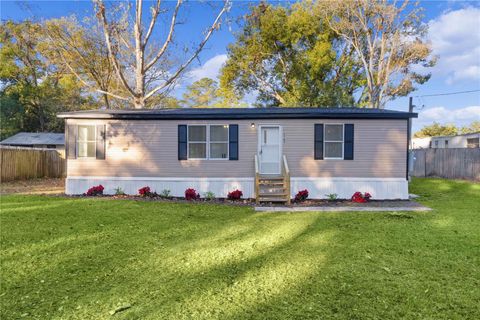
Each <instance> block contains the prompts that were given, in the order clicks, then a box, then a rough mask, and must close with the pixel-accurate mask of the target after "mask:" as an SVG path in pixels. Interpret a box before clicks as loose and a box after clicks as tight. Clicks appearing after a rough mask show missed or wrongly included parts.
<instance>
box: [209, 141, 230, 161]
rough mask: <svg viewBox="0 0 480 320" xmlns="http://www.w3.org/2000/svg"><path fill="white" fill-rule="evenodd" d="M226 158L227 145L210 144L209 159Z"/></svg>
mask: <svg viewBox="0 0 480 320" xmlns="http://www.w3.org/2000/svg"><path fill="white" fill-rule="evenodd" d="M227 156H228V143H210V158H215V159H226V158H227Z"/></svg>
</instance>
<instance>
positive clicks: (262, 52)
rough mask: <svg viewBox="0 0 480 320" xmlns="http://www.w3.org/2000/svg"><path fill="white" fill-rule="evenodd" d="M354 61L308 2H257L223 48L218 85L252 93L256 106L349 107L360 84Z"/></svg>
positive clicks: (350, 51) (224, 88) (317, 11)
mask: <svg viewBox="0 0 480 320" xmlns="http://www.w3.org/2000/svg"><path fill="white" fill-rule="evenodd" d="M358 65H359V64H358V63H356V61H355V56H354V55H353V50H352V49H350V48H348V47H346V46H345V45H344V44H342V43H341V42H340V41H339V38H338V37H337V36H335V34H334V32H333V31H332V30H331V29H329V28H328V27H327V26H326V24H325V23H324V22H323V21H322V19H321V13H320V12H319V10H318V9H317V7H316V6H315V5H313V3H312V2H310V1H304V2H301V3H297V4H294V5H293V6H291V7H290V8H286V7H283V6H273V5H269V4H266V3H261V4H259V5H258V6H254V7H252V8H251V12H250V14H248V15H247V16H246V17H245V21H244V25H243V29H242V31H241V32H240V33H239V34H238V35H237V37H236V42H235V43H233V44H231V45H230V46H229V47H228V60H227V62H226V64H225V66H224V67H223V68H222V71H221V77H220V87H221V88H222V89H223V90H224V91H225V92H229V91H230V92H233V93H235V94H236V95H237V96H239V97H242V96H244V95H245V94H248V93H258V98H257V104H258V105H259V106H288V107H295V106H312V107H328V106H352V105H354V104H355V101H354V92H355V91H356V89H357V88H359V87H360V86H361V85H362V83H363V79H362V75H361V73H360V72H359V71H360V68H359V67H358Z"/></svg>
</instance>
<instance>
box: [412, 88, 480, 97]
mask: <svg viewBox="0 0 480 320" xmlns="http://www.w3.org/2000/svg"><path fill="white" fill-rule="evenodd" d="M479 91H480V89H477V90H468V91H457V92H448V93H436V94H424V95H421V96H414V98H422V97H437V96H450V95H454V94H461V93H471V92H479Z"/></svg>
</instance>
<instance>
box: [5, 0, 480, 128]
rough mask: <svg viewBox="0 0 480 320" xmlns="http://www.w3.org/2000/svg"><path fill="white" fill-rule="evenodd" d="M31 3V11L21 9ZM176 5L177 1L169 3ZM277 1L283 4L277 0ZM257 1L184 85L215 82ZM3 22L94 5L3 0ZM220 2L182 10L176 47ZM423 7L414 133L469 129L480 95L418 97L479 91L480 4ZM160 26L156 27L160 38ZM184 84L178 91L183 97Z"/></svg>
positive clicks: (394, 104)
mask: <svg viewBox="0 0 480 320" xmlns="http://www.w3.org/2000/svg"><path fill="white" fill-rule="evenodd" d="M22 3H24V4H27V5H28V7H29V8H28V9H27V8H26V7H25V6H24V5H22ZM166 3H167V4H166V5H167V6H172V5H173V2H166ZM276 3H281V1H277V2H276ZM254 4H255V2H253V1H234V3H233V6H232V9H231V11H230V12H229V14H228V18H229V20H230V21H231V23H224V24H223V25H222V27H221V29H220V30H219V31H218V32H216V33H215V34H214V35H213V36H212V38H211V39H210V42H209V43H208V44H207V46H206V48H205V50H203V51H202V53H201V54H200V57H199V60H198V61H196V62H195V64H194V65H192V67H191V69H190V71H189V73H188V74H187V79H186V80H185V81H184V85H186V84H188V83H189V82H192V81H194V80H197V79H200V78H202V77H204V76H208V77H211V78H215V77H216V76H217V74H218V70H219V68H220V67H221V65H222V64H223V63H224V62H225V60H226V58H227V57H226V48H227V45H228V44H229V43H231V42H233V41H234V34H233V33H234V32H235V31H237V30H238V26H237V23H235V20H236V19H238V18H239V17H241V16H242V15H243V14H245V13H247V12H248V7H249V6H250V5H254ZM0 5H1V7H0V9H1V18H2V19H3V20H5V19H13V20H23V19H27V18H30V19H32V18H33V19H37V20H43V19H49V18H53V17H61V16H68V15H72V14H75V15H77V16H80V17H83V16H89V15H91V14H92V9H93V7H92V3H91V1H88V0H84V1H79V0H71V1H22V2H20V1H4V0H2V1H1V4H0ZM220 5H221V3H219V2H218V1H217V2H215V1H211V2H206V1H202V2H198V1H197V2H195V1H190V3H187V4H186V5H185V7H184V8H183V11H181V15H180V19H183V21H184V22H185V23H184V24H183V25H181V26H180V27H179V28H178V29H177V30H178V32H177V34H176V39H175V40H176V43H178V44H181V45H183V44H186V45H188V46H192V45H193V44H194V43H196V42H198V41H199V39H200V37H201V35H202V31H203V30H205V29H206V28H207V27H208V24H209V23H211V21H212V20H213V18H214V13H215V12H216V11H218V8H219V6H220ZM420 5H421V6H422V7H424V8H425V12H424V14H425V18H424V22H425V23H428V24H429V29H430V31H429V38H430V41H431V42H432V46H433V50H434V54H436V55H437V56H439V61H438V64H437V66H435V67H434V68H433V69H432V70H431V72H432V78H431V79H430V81H428V82H427V83H426V84H424V85H422V86H420V87H419V89H418V90H417V91H415V92H414V93H412V96H414V97H415V98H414V104H415V105H417V106H419V107H422V108H421V109H418V110H417V111H418V112H419V114H420V116H419V119H417V120H416V121H415V122H414V130H416V129H418V128H420V127H421V126H423V125H425V124H429V123H432V122H433V121H437V122H440V123H455V124H457V125H465V124H468V123H470V122H471V121H473V120H480V92H474V93H468V94H458V95H450V96H438V97H416V96H423V95H430V94H437V93H449V92H457V91H468V90H478V89H480V2H478V1H421V2H420ZM162 30H164V29H163V28H162V26H160V27H159V29H158V37H159V38H161V33H162ZM181 92H182V86H180V87H179V88H178V90H177V92H176V95H181ZM387 108H389V109H395V110H407V108H408V98H399V99H396V100H394V101H391V102H389V103H388V104H387Z"/></svg>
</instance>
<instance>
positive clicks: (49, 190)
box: [0, 179, 65, 195]
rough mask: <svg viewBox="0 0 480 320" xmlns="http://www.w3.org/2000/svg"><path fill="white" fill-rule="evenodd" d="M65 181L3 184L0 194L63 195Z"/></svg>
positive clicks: (35, 180)
mask: <svg viewBox="0 0 480 320" xmlns="http://www.w3.org/2000/svg"><path fill="white" fill-rule="evenodd" d="M64 192H65V179H31V180H19V181H9V182H2V183H1V184H0V194H49V195H53V194H63V193H64Z"/></svg>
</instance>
